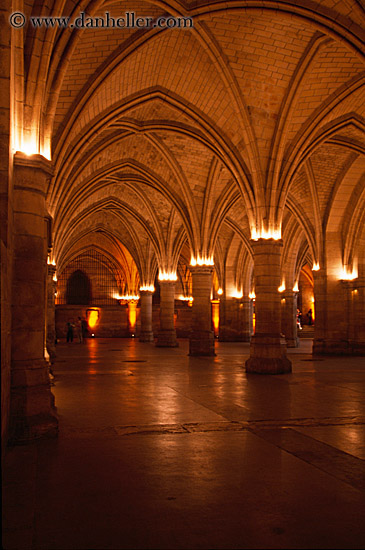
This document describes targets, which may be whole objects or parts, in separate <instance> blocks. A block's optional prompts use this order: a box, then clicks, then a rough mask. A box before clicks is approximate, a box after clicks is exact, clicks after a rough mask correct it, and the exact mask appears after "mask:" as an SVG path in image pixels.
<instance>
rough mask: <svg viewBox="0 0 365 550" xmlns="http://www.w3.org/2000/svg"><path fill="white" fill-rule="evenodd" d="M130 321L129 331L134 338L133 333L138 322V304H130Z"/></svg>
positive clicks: (134, 302)
mask: <svg viewBox="0 0 365 550" xmlns="http://www.w3.org/2000/svg"><path fill="white" fill-rule="evenodd" d="M128 321H129V330H130V332H131V333H132V337H133V336H134V334H133V332H134V329H135V326H136V321H137V302H136V301H133V302H131V301H130V302H129V303H128Z"/></svg>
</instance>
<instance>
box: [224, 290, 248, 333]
mask: <svg viewBox="0 0 365 550" xmlns="http://www.w3.org/2000/svg"><path fill="white" fill-rule="evenodd" d="M251 334H252V300H251V299H250V298H223V299H221V301H220V320H219V340H220V341H221V342H249V341H250V339H251Z"/></svg>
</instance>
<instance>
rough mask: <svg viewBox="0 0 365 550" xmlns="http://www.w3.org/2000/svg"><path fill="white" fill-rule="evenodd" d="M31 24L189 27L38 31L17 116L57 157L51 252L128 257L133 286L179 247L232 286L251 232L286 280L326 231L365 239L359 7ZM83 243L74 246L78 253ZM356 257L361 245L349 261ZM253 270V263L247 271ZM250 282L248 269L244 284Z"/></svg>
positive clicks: (102, 4)
mask: <svg viewBox="0 0 365 550" xmlns="http://www.w3.org/2000/svg"><path fill="white" fill-rule="evenodd" d="M28 9H29V13H28V15H29V14H30V12H31V13H33V15H40V14H42V15H49V14H52V15H65V16H71V17H76V16H77V15H78V14H79V13H80V12H85V13H86V14H88V15H89V16H103V15H104V14H105V13H106V12H108V13H109V14H110V16H111V17H115V18H117V17H120V16H122V15H123V14H124V13H125V12H135V13H136V14H137V15H138V16H141V17H147V16H149V17H153V18H155V17H158V16H162V15H166V14H170V15H174V16H177V15H179V16H189V17H191V18H192V20H193V27H192V28H187V29H181V28H180V29H178V28H176V29H173V28H171V29H166V28H164V29H158V28H150V29H115V28H114V29H112V28H109V29H105V28H104V29H103V28H85V29H83V30H80V29H71V28H69V29H67V30H65V29H62V30H60V29H58V30H57V29H48V30H47V31H46V30H45V29H37V30H34V29H33V28H32V27H31V26H29V27H28V31H27V36H26V41H25V54H26V55H25V65H24V71H25V94H26V111H25V121H26V123H27V124H28V125H29V129H30V131H31V129H32V128H37V129H38V131H39V143H40V150H41V152H42V151H44V152H45V154H48V156H50V157H51V158H52V161H53V163H54V166H55V175H54V178H53V179H52V181H51V183H50V187H49V191H48V197H47V202H48V208H49V211H50V214H51V215H52V216H53V218H54V242H55V257H56V259H57V261H58V262H61V263H62V261H63V260H64V258H66V257H68V256H69V255H70V254H72V251H73V250H74V249H75V247H77V243H78V242H80V239H81V238H82V239H86V241H87V239H88V235H89V238H90V239H94V240H95V239H97V238H98V237H97V235H99V236H100V235H102V236H103V239H104V241H103V242H104V245H103V246H105V247H106V246H107V245H106V244H105V243H106V242H107V240H108V239H109V241H110V242H111V243H114V244H113V246H117V247H119V244H118V243H121V244H122V245H123V246H125V247H126V248H127V249H128V250H129V252H130V254H131V256H132V257H133V259H134V261H135V262H136V264H137V267H138V270H139V273H140V278H141V280H143V282H145V283H146V284H147V283H148V282H150V281H153V279H154V276H155V273H156V270H157V268H160V270H167V271H168V270H173V269H176V268H177V264H178V261H179V257H180V253H181V250H182V248H183V247H184V246H186V245H187V246H188V247H189V249H190V255H191V256H194V257H197V256H201V257H206V258H210V257H213V256H214V260H215V264H216V269H217V271H218V272H219V273H222V272H223V271H224V270H225V268H226V267H227V266H228V265H229V266H230V267H232V270H233V271H235V273H236V275H235V277H236V283H237V278H239V277H241V275H240V273H241V274H242V273H243V271H244V269H243V267H242V266H244V265H245V264H246V263H247V262H250V261H251V260H250V243H249V240H250V238H251V237H252V236H254V235H255V234H257V235H261V234H264V233H265V232H266V233H269V232H281V234H282V236H283V239H284V243H285V246H286V248H287V250H286V251H285V253H284V257H285V261H286V264H285V269H287V270H288V272H290V273H291V276H292V277H294V278H295V273H297V271H298V269H300V267H301V264H303V262H304V261H307V260H308V258H310V259H311V261H313V262H317V261H322V256H323V243H324V240H325V238H326V233H328V232H333V233H337V234H340V235H341V239H342V246H343V251H345V249H346V247H347V250H348V254H350V255H351V254H354V250H355V249H357V248H359V247H360V245H361V243H362V242H364V240H365V235H364V231H363V226H364V223H363V222H364V210H365V208H364V206H365V185H364V150H365V137H364V135H365V134H364V115H365V112H364V111H365V101H364V75H365V72H364V71H365V65H364V55H363V42H362V41H363V40H364V39H365V33H364V29H365V12H364V10H363V8H362V7H361V4H360V2H358V1H357V0H340V1H335V0H320V1H318V2H310V1H304V0H303V1H301V0H298V1H297V2H295V5H293V3H292V2H288V1H280V0H276V1H273V0H263V1H258V0H243V1H240V2H237V1H235V0H231V1H225V2H219V1H212V2H206V1H201V0H197V1H194V2H191V3H189V2H177V1H172V0H170V1H169V0H168V1H151V2H149V1H138V0H135V1H133V2H132V1H129V0H128V1H123V2H119V1H101V0H99V1H92V2H88V1H85V0H84V1H80V2H74V1H71V0H69V1H66V2H57V1H55V2H54V5H53V6H52V8H48V7H47V6H46V5H42V2H35V3H34V5H33V6H31V5H29V6H28ZM86 241H85V242H86ZM356 247H357V248H356ZM247 269H248V268H247ZM247 273H249V269H248V271H247Z"/></svg>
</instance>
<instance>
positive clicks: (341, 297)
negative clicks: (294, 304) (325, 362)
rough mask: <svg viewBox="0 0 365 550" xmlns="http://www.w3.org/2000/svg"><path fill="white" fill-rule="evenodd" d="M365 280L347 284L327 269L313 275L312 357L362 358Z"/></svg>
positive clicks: (364, 339) (364, 337) (364, 348)
mask: <svg viewBox="0 0 365 550" xmlns="http://www.w3.org/2000/svg"><path fill="white" fill-rule="evenodd" d="M364 290H365V289H364V279H362V280H361V279H355V280H352V281H344V280H339V279H336V278H335V277H333V276H332V277H330V276H329V275H328V274H327V277H326V272H325V270H321V271H319V272H315V274H314V293H315V322H314V340H313V355H363V354H364V351H365V332H364V328H363V327H364V318H365V315H364V310H365V293H364Z"/></svg>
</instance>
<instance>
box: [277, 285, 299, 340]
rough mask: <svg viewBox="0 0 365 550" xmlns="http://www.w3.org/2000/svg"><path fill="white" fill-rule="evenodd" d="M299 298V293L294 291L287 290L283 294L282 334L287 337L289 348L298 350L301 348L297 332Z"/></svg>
mask: <svg viewBox="0 0 365 550" xmlns="http://www.w3.org/2000/svg"><path fill="white" fill-rule="evenodd" d="M297 298H298V293H297V292H294V291H293V290H286V291H285V292H283V293H282V294H281V300H284V302H283V303H282V305H283V307H282V318H281V332H282V334H284V336H285V341H286V345H287V347H288V348H297V347H298V346H299V338H298V330H297Z"/></svg>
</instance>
